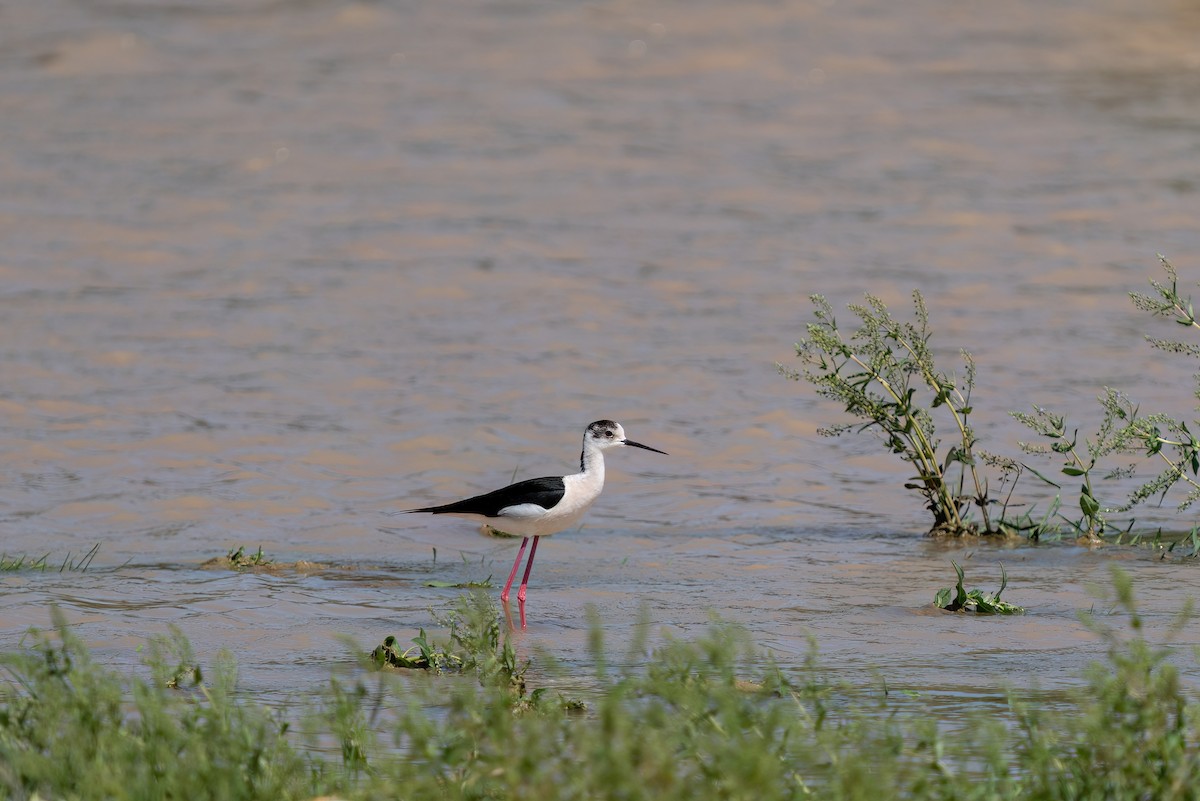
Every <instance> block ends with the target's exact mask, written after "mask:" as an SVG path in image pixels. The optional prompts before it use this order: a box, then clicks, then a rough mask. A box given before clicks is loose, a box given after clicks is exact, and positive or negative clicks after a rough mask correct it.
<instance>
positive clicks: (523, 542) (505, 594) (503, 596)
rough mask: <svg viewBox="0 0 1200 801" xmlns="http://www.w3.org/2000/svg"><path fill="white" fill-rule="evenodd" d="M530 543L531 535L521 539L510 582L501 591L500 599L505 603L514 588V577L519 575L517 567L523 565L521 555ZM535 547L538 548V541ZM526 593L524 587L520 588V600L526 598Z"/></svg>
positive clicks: (509, 575)
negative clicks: (509, 592)
mask: <svg viewBox="0 0 1200 801" xmlns="http://www.w3.org/2000/svg"><path fill="white" fill-rule="evenodd" d="M528 543H529V537H526V538H524V539H523V540H521V550H519V551H517V558H516V560H515V561H514V562H513V569H512V572H511V573H509V574H508V583H507V584H505V585H504V592H502V593H500V600H501V601H502V602H503V603H508V591H509V590H511V589H512V583H513V579H515V578H516V577H517V568H518V567H520V566H521V557H522V556H524V555H525V546H526V545H527V544H528ZM533 547H534V548H537V542H534V545H533ZM525 575H526V576H528V575H529V571H526V572H525ZM524 593H525V590H524V589H522V590H520V594H519V595H518V596H517V597H518V599H519V600H522V601H523V600H525V594H524Z"/></svg>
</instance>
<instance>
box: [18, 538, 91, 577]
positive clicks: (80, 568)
mask: <svg viewBox="0 0 1200 801" xmlns="http://www.w3.org/2000/svg"><path fill="white" fill-rule="evenodd" d="M99 551H100V543H96V544H95V545H93V546H92V547H91V548H89V549H88V551H87V552H86V553H84V555H83V556H80V557H77V558H74V559H73V558H71V552H70V551H68V552H67V555H66V556H65V557H63V561H62V564H61V565H59V568H58V572H59V573H83V572H84V571H86V570H87V569H88V568H89V567H91V566H92V560H93V559H95V558H96V554H97V553H98V552H99ZM49 568H50V554H48V553H46V554H43V555H42V556H40V557H38V558H37V559H31V558H30V557H28V556H26V555H24V554H22V555H21V556H12V557H10V556H9V555H8V554H0V573H15V572H17V571H21V570H30V571H37V572H39V573H45V572H46V571H47V570H48V569H49Z"/></svg>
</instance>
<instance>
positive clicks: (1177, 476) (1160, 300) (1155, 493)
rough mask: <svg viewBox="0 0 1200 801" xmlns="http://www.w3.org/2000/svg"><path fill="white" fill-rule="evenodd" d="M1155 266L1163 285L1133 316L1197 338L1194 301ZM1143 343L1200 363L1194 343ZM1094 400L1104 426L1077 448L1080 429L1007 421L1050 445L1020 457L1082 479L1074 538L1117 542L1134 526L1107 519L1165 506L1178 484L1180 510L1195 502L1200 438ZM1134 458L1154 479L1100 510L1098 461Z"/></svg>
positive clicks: (1125, 404) (1108, 395)
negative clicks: (1043, 460) (1156, 501)
mask: <svg viewBox="0 0 1200 801" xmlns="http://www.w3.org/2000/svg"><path fill="white" fill-rule="evenodd" d="M1159 258H1160V260H1161V262H1162V265H1163V269H1164V270H1165V271H1166V273H1167V278H1168V280H1167V281H1166V282H1160V281H1157V280H1153V279H1152V280H1151V281H1150V285H1151V287H1152V288H1153V290H1154V292H1153V293H1152V294H1150V293H1141V292H1131V293H1130V297H1131V299H1132V300H1133V303H1134V305H1135V306H1136V307H1137V308H1139V309H1141V310H1143V311H1147V312H1150V313H1151V314H1153V315H1155V316H1161V317H1168V318H1171V319H1173V320H1174V321H1175V322H1176V323H1178V324H1180V325H1182V326H1185V327H1186V328H1188V329H1189V330H1191V331H1192V332H1193V333H1195V331H1196V330H1200V321H1197V318H1196V314H1195V310H1194V307H1193V304H1192V300H1191V298H1190V297H1187V296H1184V295H1183V294H1181V292H1180V289H1179V278H1178V275H1177V273H1176V271H1175V268H1174V267H1173V266H1172V265H1171V263H1170V262H1169V261H1167V260H1166V259H1165V258H1162V257H1161V256H1160V257H1159ZM1147 340H1148V341H1149V342H1150V344H1151V345H1152V346H1153V347H1155V348H1157V349H1158V350H1161V351H1164V352H1167V353H1174V354H1179V355H1183V356H1190V357H1193V358H1197V357H1200V345H1197V344H1195V343H1192V342H1182V341H1178V340H1172V339H1162V338H1157V337H1150V336H1148V337H1147ZM1196 378H1197V388H1196V390H1195V395H1196V397H1197V398H1198V399H1200V372H1198V373H1197V376H1196ZM1099 400H1100V404H1101V407H1102V409H1103V412H1104V416H1103V420H1102V422H1101V424H1100V428H1099V429H1098V430H1097V432H1096V433H1095V434H1094V435H1093V436H1091V437H1085V438H1084V442H1083V445H1082V447H1081V446H1080V445H1079V433H1078V429H1072V430H1070V433H1068V426H1067V423H1066V418H1065V416H1061V415H1056V414H1053V413H1051V412H1048V411H1046V410H1045V409H1042V408H1039V407H1036V406H1035V407H1034V411H1033V413H1032V414H1030V413H1024V412H1014V413H1013V416H1014V417H1015V418H1016V419H1017V420H1019V421H1020V422H1021V423H1023V424H1024V425H1026V426H1027V427H1029V428H1030V429H1031V430H1033V431H1034V432H1035V433H1037V434H1039V435H1040V436H1042V437H1044V438H1046V439H1048V440H1049V441H1050V442H1049V444H1048V445H1046V444H1029V443H1020V445H1021V447H1022V448H1023V449H1024V450H1025V451H1026V452H1028V453H1041V454H1046V455H1049V456H1052V457H1056V458H1060V459H1061V460H1062V465H1061V468H1060V469H1061V472H1062V473H1063V475H1065V476H1067V477H1068V478H1078V479H1081V484H1080V488H1079V509H1080V512H1081V517H1079V518H1078V520H1071V519H1067V518H1064V519H1067V520H1068V523H1069V524H1070V525H1071V527H1072V528H1073V529H1075V531H1076V532H1077V533H1078V534H1079V535H1080V536H1082V537H1087V538H1089V539H1093V540H1095V539H1099V538H1101V537H1104V536H1108V535H1116V538H1117V539H1121V538H1123V537H1124V536H1125V535H1126V534H1128V532H1129V531H1130V530H1131V529H1132V526H1133V524H1134V521H1132V520H1130V521H1129V522H1128V524H1127V525H1126V527H1125V528H1124V529H1123V530H1122V529H1119V528H1114V527H1113V526H1112V524H1111V521H1110V519H1109V517H1108V515H1109V514H1112V513H1126V512H1129V511H1131V510H1132V509H1133V508H1134V507H1136V506H1137V505H1138V504H1140V503H1143V502H1144V501H1147V500H1149V499H1151V498H1155V497H1157V498H1160V499H1162V498H1165V497H1166V495H1167V494H1168V493H1169V492H1170V491H1171V490H1172V489H1173V488H1174V487H1175V486H1176V485H1177V484H1181V483H1182V484H1184V485H1185V486H1186V487H1187V493H1186V495H1185V497H1184V498H1183V500H1182V501H1181V502H1180V504H1179V508H1180V509H1181V510H1183V509H1186V508H1188V507H1189V506H1190V505H1192V504H1193V503H1194V502H1195V501H1196V500H1198V499H1200V438H1198V437H1197V436H1196V435H1194V434H1193V433H1192V431H1191V429H1190V428H1189V427H1188V424H1187V422H1186V421H1183V420H1177V419H1175V418H1173V417H1171V416H1169V415H1167V414H1163V413H1156V414H1144V413H1142V412H1141V410H1140V409H1139V408H1138V407H1137V406H1135V405H1134V404H1133V403H1132V402H1131V401H1130V400H1129V399H1128V398H1127V397H1126V396H1125V395H1124V394H1123V393H1121V392H1118V391H1116V390H1113V389H1110V388H1107V387H1106V388H1105V389H1104V393H1103V394H1102V395H1101V396H1100V398H1099ZM1137 452H1141V454H1142V455H1143V456H1145V457H1149V458H1151V459H1154V460H1156V461H1158V462H1159V463H1160V465H1161V466H1160V467H1159V470H1158V473H1157V474H1156V475H1154V476H1153V477H1152V478H1150V479H1149V480H1145V481H1143V482H1142V483H1141V484H1140V485H1139V486H1137V487H1136V488H1135V489H1134V490H1133V491H1132V492H1130V493H1129V495H1128V497H1127V498H1126V499H1125V500H1124V501H1123V502H1118V503H1110V504H1108V505H1105V504H1103V503H1102V502H1101V501H1100V499H1099V494H1098V492H1097V483H1096V481H1095V480H1094V479H1095V478H1096V477H1097V473H1098V464H1099V462H1100V460H1101V459H1104V458H1105V457H1109V456H1111V455H1113V454H1134V453H1137ZM1029 469H1030V470H1031V472H1033V473H1034V474H1035V475H1037V476H1038V477H1039V478H1041V479H1042V480H1043V481H1045V482H1047V483H1049V484H1051V485H1053V486H1054V487H1056V488H1060V485H1059V484H1057V483H1056V482H1054V481H1053V480H1052V479H1050V478H1047V477H1046V476H1044V475H1042V474H1041V473H1038V472H1037V471H1036V470H1033V468H1029ZM1138 469H1139V465H1138V464H1137V463H1133V464H1128V465H1117V466H1115V467H1110V468H1108V469H1107V470H1106V471H1104V472H1103V473H1101V474H1100V475H1099V477H1100V478H1103V479H1125V478H1129V477H1131V476H1134V475H1136V473H1137V471H1138Z"/></svg>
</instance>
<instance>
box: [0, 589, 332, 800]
mask: <svg viewBox="0 0 1200 801" xmlns="http://www.w3.org/2000/svg"><path fill="white" fill-rule="evenodd" d="M52 618H53V622H54V627H55V628H54V632H53V633H46V632H40V631H34V632H32V633H31V635H30V636H31V638H32V641H33V644H32V647H31V648H30V649H29V650H24V651H19V652H15V653H5V654H3V655H0V665H2V666H3V670H4V673H5V674H7V681H4V682H0V796H3V797H12V798H30V797H35V796H41V797H44V798H81V799H86V798H107V799H128V798H151V797H154V798H194V799H268V798H271V799H278V798H295V797H300V796H303V795H305V794H308V795H311V794H312V789H313V788H312V783H311V773H310V771H309V770H308V767H307V765H306V764H305V761H304V759H303V758H302V757H301V756H299V755H298V754H297V752H295V751H294V750H293V749H292V747H291V746H290V745H289V743H288V741H287V738H286V736H285V732H286V729H287V726H286V724H284V723H282V722H281V721H280V720H279V719H277V718H276V717H274V716H273V715H272V714H271V713H269V712H268V711H266V710H265V709H264V708H262V707H260V706H257V705H254V704H245V703H239V702H238V701H237V700H236V698H235V692H234V687H235V684H236V671H235V670H234V668H233V665H232V661H231V660H230V659H229V657H228V655H227V654H226V655H224V656H223V657H221V658H220V659H218V663H217V665H216V666H215V669H214V670H213V671H212V673H213V679H212V682H211V683H204V684H197V685H196V686H194V687H193V691H192V692H189V693H178V692H173V691H171V690H168V689H167V688H166V682H165V681H163V679H164V677H167V676H171V675H179V673H180V671H179V670H178V667H177V665H172V664H170V662H172V661H174V659H173V658H170V657H169V652H172V651H171V646H168V645H167V644H166V643H159V644H158V645H156V646H155V647H153V648H151V651H150V656H149V658H148V662H147V664H148V666H149V667H150V669H151V672H152V673H153V674H154V676H155V677H156V680H155V681H153V682H148V681H145V680H143V679H139V678H123V677H121V676H118V675H117V674H115V673H113V672H112V671H109V670H105V669H103V668H101V667H99V666H97V665H95V664H94V663H93V662H92V660H91V658H90V656H89V654H88V651H87V649H86V648H85V647H84V646H83V644H82V643H81V642H80V641H79V639H78V638H76V637H75V635H74V634H73V633H72V632H71V630H70V629H69V628H68V626H67V624H66V621H65V619H64V617H63V615H62V613H61V612H59V611H58V610H53V611H52ZM173 653H174V655H176V656H178V655H183V656H184V657H185V658H186V655H187V654H189V653H190V649H187V648H185V647H183V646H179V647H177V648H175V650H174V652H173ZM164 660H165V661H164ZM185 673H186V671H185ZM190 676H191V678H192V679H194V680H198V679H199V676H198V674H196V673H195V672H192V673H191V674H190ZM176 683H177V684H178V682H176Z"/></svg>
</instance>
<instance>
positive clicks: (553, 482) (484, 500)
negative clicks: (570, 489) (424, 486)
mask: <svg viewBox="0 0 1200 801" xmlns="http://www.w3.org/2000/svg"><path fill="white" fill-rule="evenodd" d="M566 492H567V487H566V484H564V483H563V480H562V477H561V476H547V477H546V478H531V479H528V480H526V481H518V482H517V483H516V484H510V485H509V486H507V487H503V488H502V489H498V490H493V491H492V492H488V493H485V494H483V495H476V496H475V497H474V498H467V499H465V500H461V501H455V502H454V503H448V504H445V505H444V506H426V507H424V508H423V509H408V510H406V511H409V512H429V513H430V514H435V515H444V514H460V515H463V514H474V515H482V516H484V517H498V516H499V515H500V511H501V510H502V509H506V508H508V507H509V506H516V505H517V504H521V503H533V504H537V505H538V506H540V507H542V508H543V509H550V508H552V507H554V506H555V505H557V504H558V502H559V501H561V500H562V497H563V495H565V494H566Z"/></svg>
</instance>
